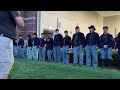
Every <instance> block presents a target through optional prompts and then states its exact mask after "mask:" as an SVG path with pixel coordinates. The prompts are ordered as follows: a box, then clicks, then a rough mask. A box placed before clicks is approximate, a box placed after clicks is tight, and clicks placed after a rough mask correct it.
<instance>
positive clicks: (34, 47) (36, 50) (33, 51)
mask: <svg viewBox="0 0 120 90" xmlns="http://www.w3.org/2000/svg"><path fill="white" fill-rule="evenodd" d="M32 58H33V59H35V60H38V49H37V46H32Z"/></svg>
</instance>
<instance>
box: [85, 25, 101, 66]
mask: <svg viewBox="0 0 120 90" xmlns="http://www.w3.org/2000/svg"><path fill="white" fill-rule="evenodd" d="M88 28H89V31H90V33H88V34H87V35H86V66H87V67H90V66H91V54H92V66H93V67H94V68H96V67H97V66H98V59H97V48H98V44H99V34H98V33H96V32H95V30H96V29H95V27H94V26H93V25H91V26H90V27H88Z"/></svg>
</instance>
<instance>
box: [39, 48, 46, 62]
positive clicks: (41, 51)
mask: <svg viewBox="0 0 120 90" xmlns="http://www.w3.org/2000/svg"><path fill="white" fill-rule="evenodd" d="M39 60H40V61H45V47H41V48H39Z"/></svg>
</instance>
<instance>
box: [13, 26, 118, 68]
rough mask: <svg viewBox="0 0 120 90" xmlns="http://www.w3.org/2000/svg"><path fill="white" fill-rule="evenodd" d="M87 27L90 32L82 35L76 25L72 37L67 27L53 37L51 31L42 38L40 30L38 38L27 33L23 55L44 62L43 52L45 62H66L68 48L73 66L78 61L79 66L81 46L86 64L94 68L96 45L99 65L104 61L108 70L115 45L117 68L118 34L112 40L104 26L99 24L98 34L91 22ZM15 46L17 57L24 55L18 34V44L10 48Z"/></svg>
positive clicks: (22, 41)
mask: <svg viewBox="0 0 120 90" xmlns="http://www.w3.org/2000/svg"><path fill="white" fill-rule="evenodd" d="M88 29H89V31H90V32H89V33H88V34H87V35H86V36H85V35H84V34H83V33H82V32H80V27H79V26H76V27H75V34H73V36H72V38H71V37H70V36H69V35H68V31H67V30H66V31H64V34H65V36H64V37H63V36H62V35H61V34H60V33H59V29H56V30H55V32H54V37H53V36H52V34H51V33H49V34H48V37H45V35H44V33H42V34H41V38H38V37H37V34H36V33H34V34H33V35H32V36H31V35H28V38H27V58H28V59H34V60H39V61H45V56H46V55H47V61H49V62H51V61H52V60H53V61H54V62H55V63H61V61H62V63H63V64H69V54H68V51H69V50H72V51H73V65H77V64H78V62H79V64H78V65H79V66H83V61H84V58H83V53H84V49H85V50H86V66H87V67H90V66H93V67H94V68H97V67H98V58H97V49H98V48H100V54H101V68H104V63H105V61H106V60H107V61H108V68H109V69H110V68H111V63H112V49H113V48H115V49H116V51H117V52H118V60H119V63H118V69H120V33H119V34H118V36H117V39H116V41H114V39H113V36H112V35H111V34H110V33H109V32H108V27H107V26H105V27H103V34H102V35H101V36H99V34H98V33H97V32H95V30H96V29H95V27H94V25H91V26H90V27H88ZM16 46H18V56H19V57H24V53H23V46H24V40H23V39H22V35H20V36H19V40H18V44H16V42H15V41H14V49H15V48H16ZM14 52H15V50H14ZM45 53H46V54H45ZM52 54H53V58H52ZM91 56H92V57H91ZM78 60H79V61H78ZM91 62H92V65H91Z"/></svg>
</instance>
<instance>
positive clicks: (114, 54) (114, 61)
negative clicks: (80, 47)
mask: <svg viewBox="0 0 120 90" xmlns="http://www.w3.org/2000/svg"><path fill="white" fill-rule="evenodd" d="M83 56H84V64H85V63H86V50H85V51H84V54H83ZM100 57H101V55H100V49H98V65H99V66H100V62H101V60H100ZM112 58H113V60H112V65H114V66H115V65H117V63H118V59H117V52H116V51H115V49H113V50H112ZM69 62H70V63H73V53H70V54H69ZM91 63H92V62H91ZM105 64H107V62H105Z"/></svg>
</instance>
